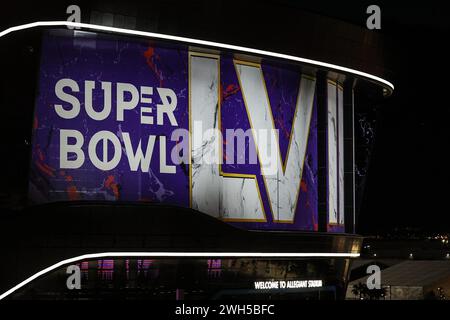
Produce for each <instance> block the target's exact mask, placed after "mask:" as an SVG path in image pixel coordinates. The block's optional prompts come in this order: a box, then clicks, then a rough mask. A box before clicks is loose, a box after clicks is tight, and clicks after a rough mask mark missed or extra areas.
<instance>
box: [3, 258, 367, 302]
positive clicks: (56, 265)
mask: <svg viewBox="0 0 450 320" xmlns="http://www.w3.org/2000/svg"><path fill="white" fill-rule="evenodd" d="M122 257H123V258H133V257H137V258H142V257H153V258H174V257H183V258H199V257H200V258H358V257H359V253H289V252H288V253H280V252H274V253H271V252H103V253H93V254H84V255H81V256H78V257H74V258H69V259H65V260H62V261H60V262H58V263H55V264H54V265H52V266H50V267H48V268H45V269H44V270H41V271H39V272H37V273H35V274H34V275H32V276H31V277H29V278H28V279H26V280H24V281H22V282H21V283H19V284H18V285H16V286H14V287H13V288H11V289H9V290H8V291H6V292H5V293H3V294H2V295H0V300H2V299H4V298H6V297H7V296H9V295H10V294H12V293H13V292H15V291H17V290H18V289H20V288H22V287H23V286H25V285H26V284H28V283H30V282H31V281H33V280H35V279H37V278H39V277H40V276H43V275H45V274H46V273H49V272H51V271H53V270H55V269H58V268H60V267H62V266H64V265H68V264H72V263H76V262H78V261H82V260H90V259H98V258H122Z"/></svg>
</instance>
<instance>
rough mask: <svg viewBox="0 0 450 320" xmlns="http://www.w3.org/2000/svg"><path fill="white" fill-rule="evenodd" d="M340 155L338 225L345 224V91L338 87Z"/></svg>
mask: <svg viewBox="0 0 450 320" xmlns="http://www.w3.org/2000/svg"><path fill="white" fill-rule="evenodd" d="M338 145H339V149H338V155H339V158H338V159H339V197H338V199H339V212H338V213H339V214H338V217H339V218H338V223H339V224H341V225H343V224H344V216H345V215H344V210H345V209H344V90H343V88H342V87H341V86H338Z"/></svg>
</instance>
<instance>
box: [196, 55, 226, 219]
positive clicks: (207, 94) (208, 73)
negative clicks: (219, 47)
mask: <svg viewBox="0 0 450 320" xmlns="http://www.w3.org/2000/svg"><path fill="white" fill-rule="evenodd" d="M189 59H190V61H189V68H190V70H189V74H190V79H189V90H190V92H189V97H190V99H191V100H190V103H191V105H190V121H191V123H190V128H191V135H192V136H191V166H192V170H191V179H192V180H191V184H192V191H191V195H192V202H191V203H192V208H193V209H195V210H198V211H201V212H204V213H207V214H209V215H211V216H214V217H219V203H220V176H219V166H218V165H217V164H216V165H214V164H206V163H205V160H207V159H212V158H214V154H215V153H216V152H217V150H218V148H219V141H218V140H217V137H216V136H215V135H208V136H204V132H205V131H206V130H208V129H213V128H217V126H218V117H219V112H218V98H219V96H218V85H219V83H218V82H219V73H218V67H219V65H218V64H219V60H218V59H211V58H204V57H197V56H190V57H189ZM199 124H201V127H199Z"/></svg>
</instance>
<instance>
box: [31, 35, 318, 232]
mask: <svg viewBox="0 0 450 320" xmlns="http://www.w3.org/2000/svg"><path fill="white" fill-rule="evenodd" d="M68 33H69V31H64V32H61V31H58V32H56V31H53V32H52V31H51V32H48V33H46V34H45V36H44V39H43V42H42V49H41V65H40V78H39V92H38V96H37V100H36V106H35V115H34V123H33V149H32V150H33V151H32V162H31V174H30V190H29V194H30V199H31V200H32V201H34V202H35V203H45V202H54V201H71V200H73V201H82V200H102V201H104V200H107V201H136V202H138V201H140V202H151V203H165V204H170V205H174V206H181V207H190V208H193V209H195V210H198V211H200V212H203V213H206V214H209V215H211V216H214V217H216V218H218V219H222V220H224V221H228V222H230V223H232V224H235V225H238V226H241V227H244V228H249V229H267V230H276V229H284V230H287V229H291V230H292V229H293V230H312V231H313V230H317V216H318V213H317V169H318V168H317V106H316V80H315V79H314V78H313V77H310V76H308V75H306V74H302V73H301V71H300V69H299V68H298V67H296V66H293V65H288V64H286V65H284V64H280V63H275V62H274V61H266V60H262V61H258V62H254V61H248V60H245V59H239V58H237V57H236V56H234V55H233V54H232V53H205V52H199V51H198V50H196V49H193V48H189V47H188V46H183V45H176V46H174V45H167V44H162V43H159V42H154V41H148V40H136V39H127V38H123V37H115V38H113V37H105V36H103V37H101V36H100V35H97V34H94V33H81V32H78V31H75V36H74V35H73V34H72V33H71V32H70V34H68ZM149 214H151V211H149Z"/></svg>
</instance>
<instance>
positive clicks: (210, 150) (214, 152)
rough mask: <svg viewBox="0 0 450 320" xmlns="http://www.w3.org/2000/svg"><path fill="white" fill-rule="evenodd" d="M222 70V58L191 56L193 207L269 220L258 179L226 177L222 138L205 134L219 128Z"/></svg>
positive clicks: (226, 216)
mask: <svg viewBox="0 0 450 320" xmlns="http://www.w3.org/2000/svg"><path fill="white" fill-rule="evenodd" d="M218 72H219V59H218V58H210V57H199V56H190V86H189V90H190V92H189V96H190V99H191V100H190V102H191V105H190V108H191V110H190V121H191V124H190V126H191V134H192V144H191V155H192V172H191V179H192V180H191V182H192V208H193V209H196V210H199V211H201V212H203V213H206V214H209V215H211V216H214V217H218V218H223V219H232V220H242V221H245V220H252V221H253V220H257V221H265V215H264V209H263V204H262V202H261V200H260V197H259V190H258V186H257V183H256V180H255V179H253V178H249V177H240V176H238V175H236V176H233V177H229V176H226V177H222V176H221V175H220V170H219V159H222V155H220V150H221V148H220V143H221V138H220V136H218V135H215V134H205V133H207V131H208V130H211V129H217V130H218V129H219V117H220V109H219V100H218V99H219V96H218V82H219V73H218ZM199 124H201V125H199Z"/></svg>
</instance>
